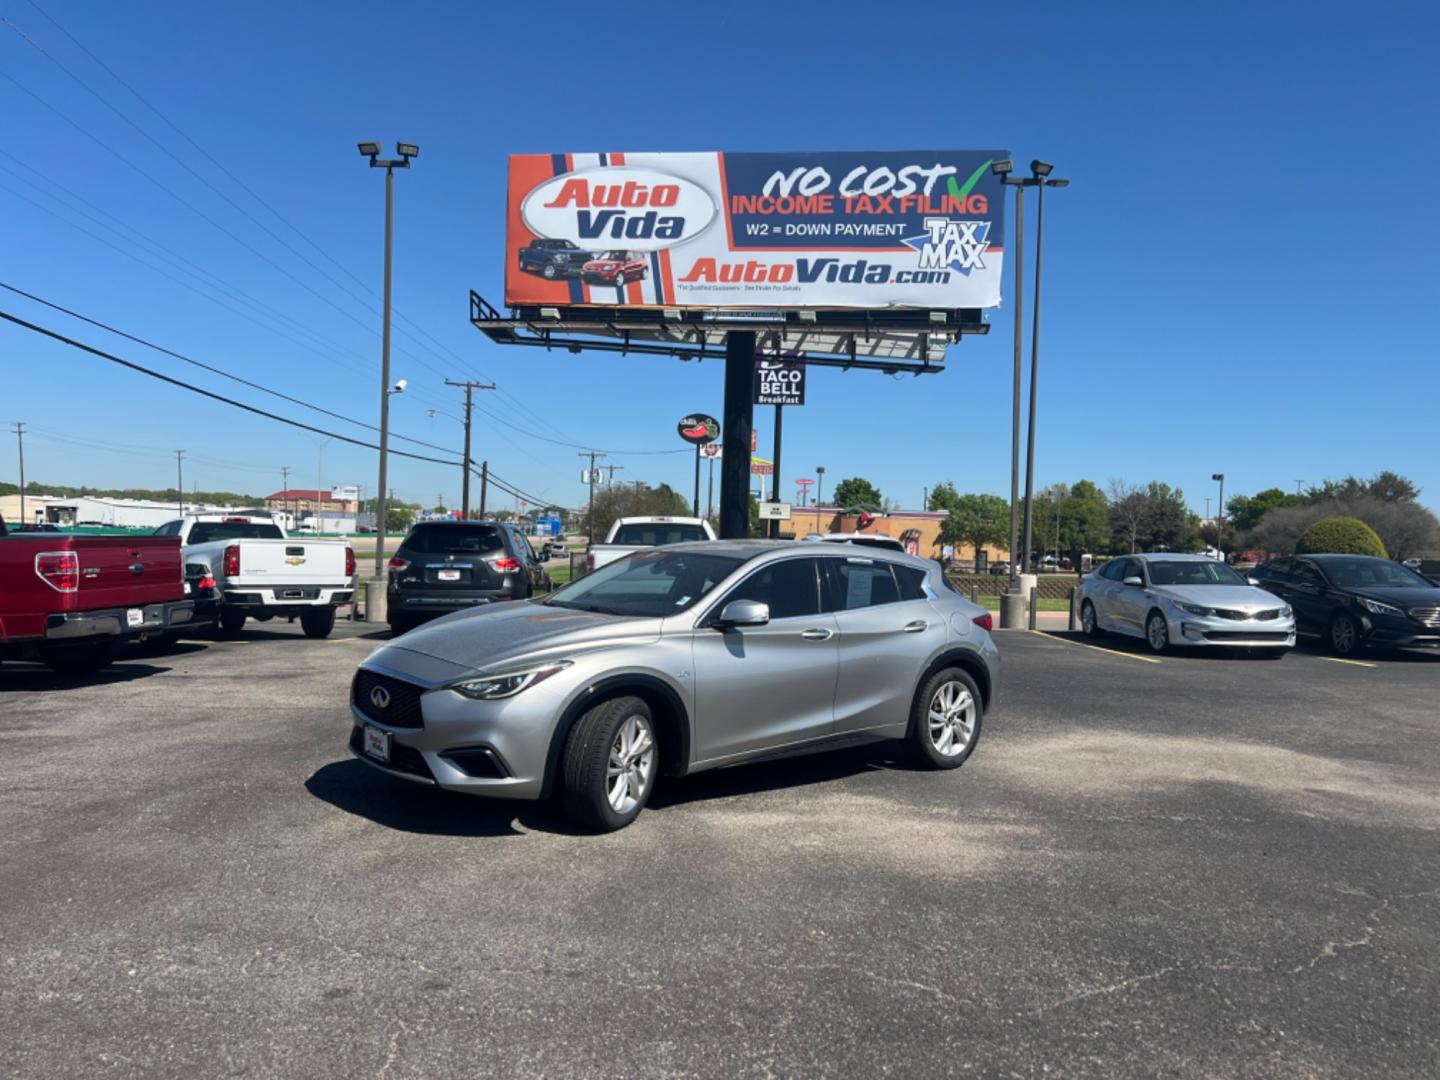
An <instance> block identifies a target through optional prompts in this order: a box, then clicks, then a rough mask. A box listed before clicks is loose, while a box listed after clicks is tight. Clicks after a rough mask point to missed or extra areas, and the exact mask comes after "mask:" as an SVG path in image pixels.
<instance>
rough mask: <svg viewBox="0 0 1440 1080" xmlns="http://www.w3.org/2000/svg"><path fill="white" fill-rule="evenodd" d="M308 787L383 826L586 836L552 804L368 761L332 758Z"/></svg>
mask: <svg viewBox="0 0 1440 1080" xmlns="http://www.w3.org/2000/svg"><path fill="white" fill-rule="evenodd" d="M305 790H306V791H308V792H310V794H311V795H313V796H315V798H317V799H319V800H321V801H322V802H327V803H329V804H330V805H331V806H333V807H335V808H336V809H338V810H343V811H345V812H346V813H347V814H354V815H356V816H357V817H363V818H368V819H369V820H371V821H373V822H375V824H377V825H383V826H384V827H385V828H387V829H396V830H398V831H400V832H411V833H422V834H425V835H427V836H465V837H479V836H522V835H524V830H523V829H519V828H516V824H517V823H519V824H520V825H523V826H524V827H525V829H534V830H538V831H541V832H554V833H565V834H573V835H581V834H582V832H583V830H580V829H576V828H574V827H573V826H572V825H571V824H570V823H569V822H568V821H567V820H566V819H565V816H564V814H563V813H562V812H561V811H560V809H559V807H557V806H554V805H553V804H552V803H550V802H529V801H523V800H519V799H480V798H476V797H475V796H473V795H461V794H457V793H456V792H453V791H442V790H441V789H439V788H435V787H430V786H427V785H424V784H415V783H411V782H409V781H407V780H397V779H393V778H391V777H389V776H386V775H384V774H383V773H380V772H377V771H376V770H374V769H372V768H370V766H368V765H366V764H364V763H363V762H359V761H356V760H355V759H353V758H351V759H350V760H348V761H332V762H331V763H330V764H329V765H324V766H321V767H320V768H319V769H316V770H315V772H314V774H313V775H311V777H310V779H308V780H306V781H305Z"/></svg>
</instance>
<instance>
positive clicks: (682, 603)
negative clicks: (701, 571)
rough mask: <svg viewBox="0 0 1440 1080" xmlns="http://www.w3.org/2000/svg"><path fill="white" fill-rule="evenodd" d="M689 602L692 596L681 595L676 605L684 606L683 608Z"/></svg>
mask: <svg viewBox="0 0 1440 1080" xmlns="http://www.w3.org/2000/svg"><path fill="white" fill-rule="evenodd" d="M688 603H690V597H688V596H682V597H680V599H679V600H676V601H675V606H676V607H682V608H683V607H684V606H685V605H686V604H688Z"/></svg>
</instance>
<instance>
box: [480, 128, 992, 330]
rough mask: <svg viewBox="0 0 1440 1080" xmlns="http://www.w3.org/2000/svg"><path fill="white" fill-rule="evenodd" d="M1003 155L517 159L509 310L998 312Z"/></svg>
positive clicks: (511, 199) (510, 215)
mask: <svg viewBox="0 0 1440 1080" xmlns="http://www.w3.org/2000/svg"><path fill="white" fill-rule="evenodd" d="M1009 156H1010V154H1009V151H1006V150H882V151H860V150H843V151H828V152H808V151H795V152H783V153H677V154H666V153H642V154H628V153H613V154H612V153H605V154H598V153H597V154H517V155H512V156H511V158H510V176H509V195H508V209H507V216H506V229H505V302H506V304H508V305H517V304H560V305H571V304H597V305H616V304H637V305H650V306H657V307H707V308H709V307H739V308H759V309H762V310H763V309H769V308H791V307H795V308H799V307H839V308H891V307H921V308H927V307H928V308H988V307H996V306H998V305H999V303H1000V279H1001V270H1002V261H1003V254H1004V250H1003V248H1004V236H1005V218H1004V210H1005V197H1004V191H1005V189H1004V186H1003V185H1002V184H1001V183H1000V179H999V177H997V176H995V175H994V174H992V173H991V172H990V165H991V163H992V162H994V161H998V160H1001V159H1003V158H1008V157H1009Z"/></svg>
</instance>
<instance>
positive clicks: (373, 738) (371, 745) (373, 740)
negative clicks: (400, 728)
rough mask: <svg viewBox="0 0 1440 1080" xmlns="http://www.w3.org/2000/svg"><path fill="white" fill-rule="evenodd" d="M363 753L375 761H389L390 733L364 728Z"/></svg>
mask: <svg viewBox="0 0 1440 1080" xmlns="http://www.w3.org/2000/svg"><path fill="white" fill-rule="evenodd" d="M365 753H366V754H367V755H369V756H370V757H372V758H374V759H375V760H376V761H384V762H387V763H388V762H389V761H390V733H389V732H388V731H381V730H380V729H379V728H373V727H369V726H367V727H366V728H365Z"/></svg>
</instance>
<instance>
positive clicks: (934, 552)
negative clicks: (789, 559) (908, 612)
mask: <svg viewBox="0 0 1440 1080" xmlns="http://www.w3.org/2000/svg"><path fill="white" fill-rule="evenodd" d="M790 513H791V517H790V520H789V521H788V522H785V523H784V531H787V532H793V533H794V534H795V536H796V538H797V539H804V537H806V536H808V535H809V534H810V533H866V534H868V535H870V536H893V537H894V538H895V539H896V540H899V541H900V542H901V543H902V544H904V545H905V548H906V550H907V551H909V552H910V553H911V554H912V555H919V556H920V557H921V558H923V559H939V558H948V559H952V560H956V561H958V562H960V563H961V564H967V563H968V564H973V563H974V562H975V555H976V552H975V547H974V545H972V544H959V545H955V546H954V547H955V548H958V550H953V549H952V545H950V544H942V543H941V541H940V527H941V526H942V525H943V524H944V523H945V521H946V520H947V519H948V518H949V517H950V511H948V510H891V511H889V512H888V513H886V514H884V515H876V516H875V517H872V518H871V519H870V523H869V524H868V525H866V526H865V527H864V528H861V527H860V518H859V516H858V515H856V514H847V513H845V511H844V509H843V508H841V507H836V506H795V507H792V508H791V511H790ZM982 550H983V552H984V554H985V562H987V563H993V562H997V561H999V560H1002V559H1008V558H1009V557H1010V552H1009V550H1008V549H1007V548H1006V547H1004V546H1000V547H989V548H984V549H982Z"/></svg>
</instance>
